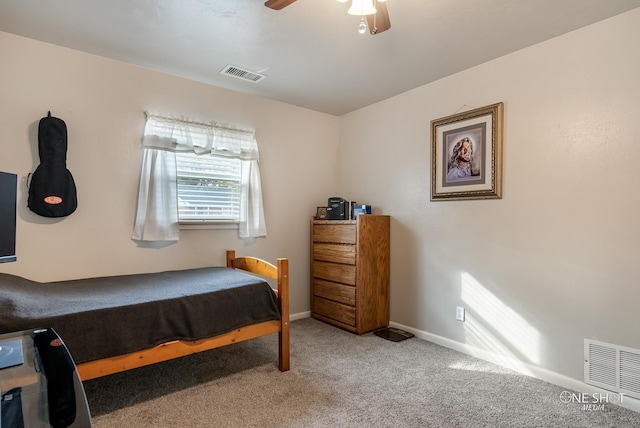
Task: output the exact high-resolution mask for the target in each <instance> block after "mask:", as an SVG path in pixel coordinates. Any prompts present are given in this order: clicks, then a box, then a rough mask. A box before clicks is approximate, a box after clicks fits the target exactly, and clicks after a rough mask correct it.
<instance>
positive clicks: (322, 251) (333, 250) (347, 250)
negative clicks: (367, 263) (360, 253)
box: [313, 243, 356, 265]
mask: <svg viewBox="0 0 640 428" xmlns="http://www.w3.org/2000/svg"><path fill="white" fill-rule="evenodd" d="M313 259H314V260H320V261H324V262H333V263H343V264H347V265H355V264H356V246H355V245H345V244H320V243H318V244H315V245H314V246H313Z"/></svg>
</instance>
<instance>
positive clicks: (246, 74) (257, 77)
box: [220, 65, 267, 83]
mask: <svg viewBox="0 0 640 428" xmlns="http://www.w3.org/2000/svg"><path fill="white" fill-rule="evenodd" d="M220 74H226V75H227V76H231V77H235V78H238V79H242V80H246V81H249V82H253V83H258V82H259V81H261V80H262V79H265V78H266V77H267V76H265V75H264V74H260V73H254V72H253V71H249V70H245V69H243V68H240V67H236V66H235V65H227V66H226V67H225V68H223V69H222V70H220Z"/></svg>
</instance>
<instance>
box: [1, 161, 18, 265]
mask: <svg viewBox="0 0 640 428" xmlns="http://www.w3.org/2000/svg"><path fill="white" fill-rule="evenodd" d="M17 191H18V176H17V175H16V174H10V173H8V172H0V263H6V262H15V261H16V196H17Z"/></svg>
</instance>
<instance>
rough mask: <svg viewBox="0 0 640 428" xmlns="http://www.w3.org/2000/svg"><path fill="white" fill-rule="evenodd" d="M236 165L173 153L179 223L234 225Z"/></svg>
mask: <svg viewBox="0 0 640 428" xmlns="http://www.w3.org/2000/svg"><path fill="white" fill-rule="evenodd" d="M240 162H241V161H240V160H239V159H232V158H223V157H214V156H210V155H196V154H194V153H176V168H177V182H178V219H179V221H180V222H181V223H190V222H234V223H237V222H238V221H239V219H240V192H241V182H240V180H241V171H240Z"/></svg>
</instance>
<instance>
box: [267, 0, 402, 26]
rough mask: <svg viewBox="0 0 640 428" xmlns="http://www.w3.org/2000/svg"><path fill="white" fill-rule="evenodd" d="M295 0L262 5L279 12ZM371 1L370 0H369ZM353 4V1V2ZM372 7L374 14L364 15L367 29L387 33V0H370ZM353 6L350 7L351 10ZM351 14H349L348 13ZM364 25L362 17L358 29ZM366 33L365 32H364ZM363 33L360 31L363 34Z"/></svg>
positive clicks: (388, 23) (277, 0) (280, 0)
mask: <svg viewBox="0 0 640 428" xmlns="http://www.w3.org/2000/svg"><path fill="white" fill-rule="evenodd" d="M295 1H296V0H267V1H266V2H264V5H265V6H267V7H268V8H269V9H274V10H281V9H284V8H285V7H287V6H289V5H290V4H291V3H294V2H295ZM338 1H340V2H346V1H348V0H338ZM370 1H371V0H370ZM354 3H355V1H354ZM371 3H373V7H375V10H376V12H375V13H372V14H368V15H366V20H367V27H368V28H369V32H370V33H371V34H379V33H382V32H383V31H387V30H388V29H389V28H391V21H390V20H389V11H388V10H387V0H372V1H371ZM353 7H354V6H352V8H353ZM349 13H351V12H349ZM363 25H364V16H363V18H362V20H361V21H360V27H362V26H363ZM365 31H366V30H365ZM365 31H361V33H364V32H365Z"/></svg>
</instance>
